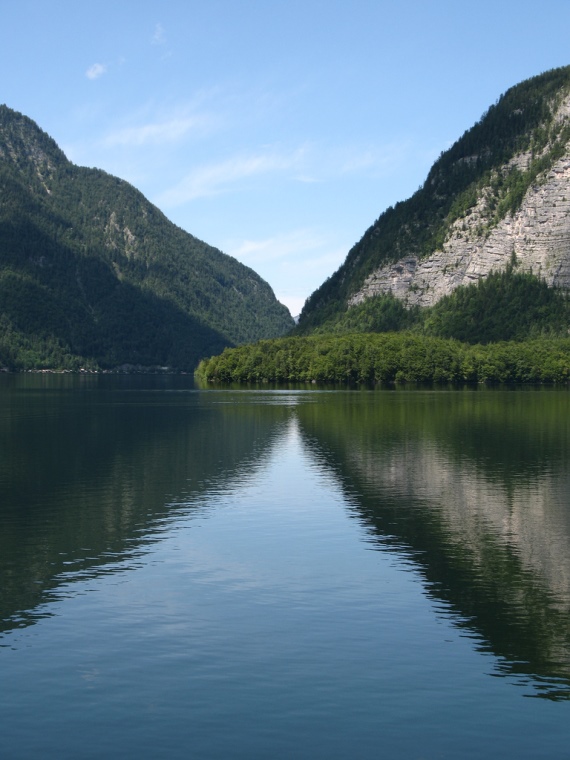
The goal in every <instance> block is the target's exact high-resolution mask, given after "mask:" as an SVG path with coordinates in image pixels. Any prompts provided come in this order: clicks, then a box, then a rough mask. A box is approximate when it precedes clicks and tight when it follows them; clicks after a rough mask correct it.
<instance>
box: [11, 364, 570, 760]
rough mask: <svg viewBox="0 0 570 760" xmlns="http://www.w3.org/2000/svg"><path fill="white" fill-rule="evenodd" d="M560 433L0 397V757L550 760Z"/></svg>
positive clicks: (99, 399) (155, 398)
mask: <svg viewBox="0 0 570 760" xmlns="http://www.w3.org/2000/svg"><path fill="white" fill-rule="evenodd" d="M569 421H570V394H569V393H568V392H567V391H565V390H546V389H543V390H517V391H512V390H463V391H445V390H439V391H375V392H364V391H318V390H310V391H304V390H299V391H294V390H282V391H270V390H267V391H245V390H243V391H230V390H228V391H213V390H209V391H201V390H198V389H195V388H194V386H193V385H192V382H191V380H190V379H188V378H182V377H178V378H161V377H156V378H153V377H147V378H144V377H143V378H129V377H124V378H121V377H108V376H100V377H99V376H92V377H69V376H45V377H44V376H39V377H38V376H5V377H0V584H1V585H0V618H1V623H0V626H1V627H0V673H1V679H2V680H1V684H2V687H1V691H0V726H1V730H0V757H2V758H9V759H10V760H12V759H13V758H14V759H18V758H39V757H41V758H103V757H104V758H109V757H111V758H115V757H116V758H126V757H129V758H130V757H133V758H156V757H169V758H188V757H192V758H200V759H201V758H269V757H271V758H481V757H499V756H508V757H516V758H543V757H544V758H566V757H568V752H569V750H568V746H569V739H570V728H569V726H570V701H569V699H570V426H569Z"/></svg>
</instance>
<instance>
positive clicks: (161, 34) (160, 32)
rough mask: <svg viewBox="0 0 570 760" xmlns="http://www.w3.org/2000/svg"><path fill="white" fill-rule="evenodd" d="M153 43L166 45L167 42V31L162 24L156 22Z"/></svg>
mask: <svg viewBox="0 0 570 760" xmlns="http://www.w3.org/2000/svg"><path fill="white" fill-rule="evenodd" d="M150 44H151V45H164V44H166V33H165V31H164V27H163V26H162V24H156V26H155V27H154V34H153V35H152V38H151V41H150Z"/></svg>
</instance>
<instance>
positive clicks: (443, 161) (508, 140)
mask: <svg viewBox="0 0 570 760" xmlns="http://www.w3.org/2000/svg"><path fill="white" fill-rule="evenodd" d="M508 267H511V268H514V269H515V270H516V271H517V272H519V273H521V274H522V273H525V274H528V273H532V275H533V276H535V277H539V278H540V279H542V280H544V281H545V282H546V283H547V284H548V285H550V286H559V287H561V288H563V289H567V288H568V287H570V67H564V68H560V69H555V70H552V71H548V72H546V73H544V74H541V75H539V76H537V77H534V78H532V79H529V80H527V81H525V82H523V83H521V84H519V85H517V86H515V87H513V88H511V89H510V90H508V91H507V92H506V93H505V94H504V95H502V96H501V97H500V98H499V100H498V101H497V102H496V103H495V104H494V105H493V106H491V107H490V108H489V110H488V111H487V112H486V113H485V114H484V115H483V117H482V118H481V120H480V121H479V122H478V123H477V124H475V125H474V126H473V127H472V128H471V129H469V130H468V131H467V132H466V133H465V134H464V135H463V136H462V137H461V138H460V139H459V140H458V141H457V142H456V143H455V144H454V145H453V146H452V147H451V148H450V149H449V150H447V151H446V152H444V153H442V155H441V156H440V158H439V159H438V160H437V161H436V163H435V164H434V165H433V167H432V169H431V171H430V172H429V174H428V176H427V179H426V181H425V183H424V184H423V186H422V187H421V188H420V189H419V190H418V191H417V192H416V193H415V194H414V195H413V196H412V197H411V198H409V199H408V200H406V201H403V202H401V203H398V204H396V206H394V207H393V208H389V209H387V210H386V211H385V212H384V213H383V214H382V215H381V216H380V217H379V218H378V220H377V221H376V222H375V223H374V224H373V225H372V226H371V227H370V228H369V229H368V230H367V231H366V232H365V234H364V235H363V237H362V239H361V240H360V241H359V242H358V243H357V244H356V245H355V246H354V247H353V248H352V250H351V251H350V252H349V253H348V255H347V258H346V260H345V262H344V263H343V265H342V266H341V267H340V268H339V269H338V270H337V272H335V273H334V274H333V275H332V277H330V278H329V279H328V280H327V281H326V282H325V283H323V285H321V287H320V288H319V289H318V290H316V291H315V292H314V293H313V294H312V295H311V297H310V298H309V299H308V300H307V302H306V304H305V307H304V309H303V311H302V313H301V317H300V321H299V327H298V332H300V333H301V334H302V333H308V332H311V331H312V330H314V329H320V330H321V331H324V332H326V331H327V327H328V326H329V325H335V324H336V325H338V323H339V320H340V321H341V322H342V321H346V320H349V319H350V317H349V316H348V315H350V314H351V310H352V309H354V308H355V307H356V308H358V306H362V304H364V303H366V304H367V319H369V321H370V320H371V321H372V322H374V318H373V312H374V311H375V309H376V308H378V309H381V310H383V311H384V312H385V311H386V302H385V298H386V296H387V295H390V297H392V296H393V297H395V298H396V299H399V300H400V301H401V302H403V303H404V304H405V305H406V306H407V307H417V306H420V307H426V306H433V305H434V304H435V303H437V302H438V301H439V300H440V299H441V298H443V297H445V296H449V295H450V294H451V293H452V292H453V291H455V289H456V288H458V287H460V286H468V285H470V284H473V283H477V282H479V281H480V280H482V279H484V278H486V277H488V275H489V274H490V273H491V272H493V271H494V272H500V271H506V270H507V268H508ZM352 321H353V322H354V321H355V320H354V318H353V319H352ZM380 321H381V320H380Z"/></svg>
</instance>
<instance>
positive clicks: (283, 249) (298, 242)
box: [224, 229, 326, 265]
mask: <svg viewBox="0 0 570 760" xmlns="http://www.w3.org/2000/svg"><path fill="white" fill-rule="evenodd" d="M325 244H326V240H325V239H324V237H323V236H322V235H318V234H317V233H315V232H314V231H312V230H304V229H303V230H295V231H293V232H288V233H285V234H283V235H277V236H275V237H270V238H265V239H264V240H244V241H243V242H241V243H239V244H235V243H234V244H231V243H230V244H229V245H227V246H224V250H225V251H226V252H227V253H229V254H230V255H231V256H235V258H236V259H239V260H240V261H242V262H244V263H247V264H249V265H251V264H255V263H258V262H262V261H263V262H265V261H275V260H276V259H285V258H290V257H292V256H296V255H297V254H306V253H307V251H315V250H318V249H319V248H322V247H323V246H324V245H325Z"/></svg>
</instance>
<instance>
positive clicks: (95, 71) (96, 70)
mask: <svg viewBox="0 0 570 760" xmlns="http://www.w3.org/2000/svg"><path fill="white" fill-rule="evenodd" d="M106 71H107V66H106V65H105V64H104V63H94V64H93V66H90V67H89V68H88V69H87V71H86V72H85V76H86V77H87V79H99V77H100V76H102V75H103V74H105V73H106Z"/></svg>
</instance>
